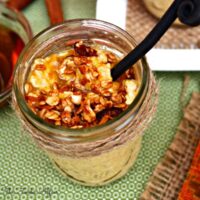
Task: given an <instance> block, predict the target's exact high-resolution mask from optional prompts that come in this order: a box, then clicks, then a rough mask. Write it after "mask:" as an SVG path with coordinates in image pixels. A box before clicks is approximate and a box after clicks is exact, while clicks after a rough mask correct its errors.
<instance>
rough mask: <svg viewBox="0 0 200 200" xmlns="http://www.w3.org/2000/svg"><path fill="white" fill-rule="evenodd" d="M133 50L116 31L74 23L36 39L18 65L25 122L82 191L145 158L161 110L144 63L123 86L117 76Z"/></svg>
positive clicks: (17, 103) (19, 106) (17, 88)
mask: <svg viewBox="0 0 200 200" xmlns="http://www.w3.org/2000/svg"><path fill="white" fill-rule="evenodd" d="M134 46H135V44H134V42H133V39H132V38H131V37H130V36H129V35H128V34H127V33H126V32H124V31H123V30H121V29H119V28H118V27H116V26H114V25H111V24H109V23H106V22H101V21H98V20H71V21H68V22H65V23H63V24H61V25H58V26H54V27H52V28H49V29H47V30H46V31H44V32H42V33H41V34H39V35H38V36H36V37H35V38H34V39H33V40H32V41H31V42H30V43H29V44H28V45H27V47H26V48H25V51H24V52H23V53H22V55H21V57H20V59H19V61H18V65H17V70H16V72H15V84H14V95H13V102H14V103H13V104H14V107H15V109H16V112H17V114H18V116H19V117H20V119H21V121H22V123H23V124H24V127H25V128H26V129H27V132H28V133H30V134H31V136H32V137H33V139H34V140H35V141H36V142H37V144H38V145H39V146H40V147H41V148H42V149H43V150H44V151H45V152H46V153H47V155H48V156H49V157H50V159H51V160H52V162H53V163H54V164H55V166H56V167H57V169H59V170H60V171H61V172H62V173H63V174H64V175H66V176H68V178H70V179H72V180H74V181H77V182H79V183H81V184H84V185H91V186H96V185H103V184H106V183H109V182H111V181H113V180H116V179H118V178H120V177H121V176H123V175H124V174H125V173H126V172H127V171H128V169H129V168H130V167H131V166H132V165H133V163H134V161H135V160H136V157H137V155H138V153H139V150H140V146H141V138H142V133H143V131H144V129H145V128H146V126H147V124H148V123H149V121H150V120H151V117H152V114H151V112H150V111H152V110H153V109H155V106H154V104H153V103H151V104H149V102H151V98H152V96H153V91H151V94H149V93H150V92H149V91H150V89H151V90H152V88H153V87H152V85H151V84H150V78H151V77H150V76H151V72H150V70H149V68H148V66H147V64H146V62H145V60H144V59H142V60H141V61H139V62H138V63H137V64H136V65H135V66H133V67H131V68H130V69H129V70H127V71H126V72H125V73H124V74H123V75H121V77H120V78H119V79H117V80H116V81H113V80H112V77H111V69H112V67H113V66H115V64H116V63H118V62H119V61H120V60H121V59H122V58H123V56H124V55H125V54H126V53H128V52H129V51H130V50H131V49H132V48H134ZM149 88H150V89H149Z"/></svg>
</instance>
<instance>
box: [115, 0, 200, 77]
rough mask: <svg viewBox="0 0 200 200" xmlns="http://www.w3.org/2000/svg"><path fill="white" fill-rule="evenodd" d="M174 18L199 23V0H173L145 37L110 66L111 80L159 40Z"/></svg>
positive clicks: (190, 24) (191, 23) (194, 23)
mask: <svg viewBox="0 0 200 200" xmlns="http://www.w3.org/2000/svg"><path fill="white" fill-rule="evenodd" d="M176 18H179V20H180V21H181V22H182V23H184V24H186V25H188V26H197V25H200V0H174V2H173V3H172V5H171V6H170V7H169V9H168V10H167V11H166V13H165V14H164V15H163V17H162V18H161V19H160V21H159V22H158V23H157V24H156V26H155V27H154V28H153V30H152V31H151V32H150V33H149V34H148V35H147V36H146V38H145V39H144V40H143V41H142V42H141V43H140V44H139V45H137V46H136V47H135V49H133V50H132V51H131V52H130V53H129V54H128V55H127V56H125V57H124V58H123V59H122V60H121V61H120V62H119V63H118V64H117V65H116V66H114V67H113V68H112V70H111V75H112V78H113V80H116V79H117V78H119V77H120V76H121V75H122V74H123V73H124V72H125V71H126V70H127V69H128V68H130V67H131V66H132V65H133V64H135V63H136V62H137V61H138V60H139V59H140V58H142V57H143V56H144V55H145V54H146V53H147V52H148V51H149V50H150V49H151V48H152V47H153V46H154V45H155V44H156V43H157V42H158V41H159V40H160V38H161V37H162V35H163V34H164V33H165V32H166V31H167V30H168V28H169V27H170V26H171V25H172V23H173V22H174V21H175V20H176Z"/></svg>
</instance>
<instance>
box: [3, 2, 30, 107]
mask: <svg viewBox="0 0 200 200" xmlns="http://www.w3.org/2000/svg"><path fill="white" fill-rule="evenodd" d="M31 37H32V32H31V28H30V26H29V23H28V21H27V20H26V18H25V17H24V16H23V14H21V13H20V12H18V11H16V10H14V9H12V8H9V7H7V6H6V5H5V4H3V3H0V65H1V67H0V107H1V106H2V105H4V103H6V101H7V99H8V97H10V94H11V88H12V81H13V71H14V67H15V64H16V61H17V58H18V56H19V54H20V52H21V50H22V49H23V47H24V45H25V44H26V43H27V42H28V41H29V40H30V39H31Z"/></svg>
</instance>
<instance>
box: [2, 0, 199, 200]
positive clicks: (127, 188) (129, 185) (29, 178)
mask: <svg viewBox="0 0 200 200" xmlns="http://www.w3.org/2000/svg"><path fill="white" fill-rule="evenodd" d="M63 5H64V10H65V11H66V12H65V16H66V18H80V17H94V15H95V0H82V1H79V0H65V1H64V0H63ZM24 13H25V15H26V16H27V18H28V19H29V21H30V23H31V26H32V28H33V31H34V33H37V32H39V31H40V30H42V29H43V28H46V27H47V26H48V18H47V14H46V10H45V7H44V3H43V1H42V0H36V1H34V3H33V4H32V5H30V6H29V7H28V8H26V9H25V10H24ZM189 75H190V76H191V83H190V86H189V92H191V91H193V90H198V89H199V77H200V73H189ZM156 76H157V78H158V79H159V80H161V82H160V94H159V106H158V112H157V115H156V117H155V119H154V121H153V123H152V124H151V127H149V129H148V130H147V131H146V133H145V135H144V138H143V144H142V150H141V152H140V154H139V157H138V159H137V161H136V164H135V165H134V167H133V168H132V169H131V170H130V171H129V173H128V174H127V175H126V176H125V177H124V178H122V179H120V180H119V181H116V182H114V183H112V184H110V185H107V186H104V187H97V188H90V187H84V186H80V185H77V184H74V183H72V182H70V181H68V179H66V178H65V177H63V176H62V175H61V174H60V173H59V172H57V171H56V170H55V169H54V167H53V165H52V164H51V162H50V160H49V159H48V157H47V156H46V155H45V154H44V153H43V152H42V151H40V150H39V149H38V148H37V147H36V146H35V145H34V144H33V142H32V141H30V140H29V138H27V136H26V135H25V134H23V133H22V129H21V128H20V124H19V120H18V119H17V117H16V116H15V114H14V112H13V111H12V110H11V109H10V107H9V106H7V107H5V108H3V109H1V110H0V200H1V199H3V200H11V199H14V200H24V199H28V200H31V199H36V200H43V199H47V200H48V199H58V200H62V199H66V200H91V199H93V200H121V199H122V200H138V199H139V196H140V194H141V193H142V191H143V190H144V188H145V184H146V182H147V180H148V179H149V177H150V175H151V173H152V171H153V170H154V167H155V166H156V164H157V163H158V161H159V159H160V158H161V157H162V155H163V154H164V152H165V150H166V149H167V147H168V146H169V144H170V143H171V140H172V138H173V135H174V134H175V131H176V127H177V125H178V124H179V121H180V119H181V108H180V107H179V106H180V104H179V97H180V91H181V87H182V81H183V76H184V74H183V73H156Z"/></svg>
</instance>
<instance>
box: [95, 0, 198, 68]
mask: <svg viewBox="0 0 200 200" xmlns="http://www.w3.org/2000/svg"><path fill="white" fill-rule="evenodd" d="M126 8H127V0H97V7H96V18H97V19H101V20H104V21H108V22H110V23H113V24H115V25H117V26H119V27H121V28H123V29H125V26H126ZM146 57H147V61H148V63H149V65H150V67H151V69H152V70H154V71H200V50H192V49H186V50H185V49H184V50H183V49H176V50H174V49H152V50H151V51H150V52H149V53H148V54H147V55H146Z"/></svg>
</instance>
